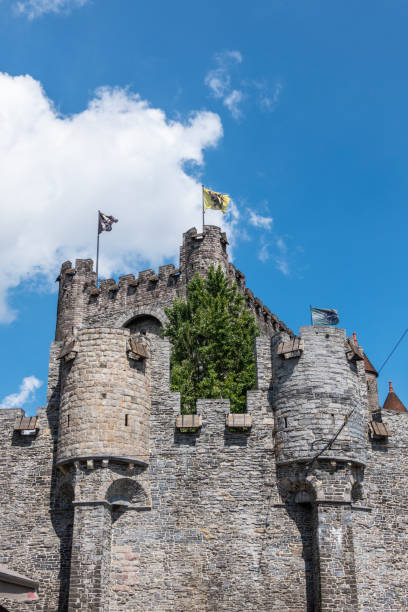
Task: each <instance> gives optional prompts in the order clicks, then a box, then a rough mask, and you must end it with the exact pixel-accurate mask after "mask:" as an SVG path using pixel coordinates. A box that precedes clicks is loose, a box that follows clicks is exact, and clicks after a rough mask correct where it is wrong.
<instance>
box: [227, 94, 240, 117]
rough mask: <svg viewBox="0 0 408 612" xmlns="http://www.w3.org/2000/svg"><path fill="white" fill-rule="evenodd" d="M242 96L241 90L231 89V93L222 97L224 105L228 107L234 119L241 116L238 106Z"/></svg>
mask: <svg viewBox="0 0 408 612" xmlns="http://www.w3.org/2000/svg"><path fill="white" fill-rule="evenodd" d="M242 98H243V93H242V91H239V90H238V89H233V90H232V91H231V93H230V94H228V96H226V97H225V99H224V105H225V106H226V107H227V108H228V110H229V111H230V113H231V115H232V116H233V117H234V119H239V117H241V115H242V111H241V109H240V108H239V105H240V103H241V101H242Z"/></svg>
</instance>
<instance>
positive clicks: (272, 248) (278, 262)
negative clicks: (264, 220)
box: [255, 226, 290, 276]
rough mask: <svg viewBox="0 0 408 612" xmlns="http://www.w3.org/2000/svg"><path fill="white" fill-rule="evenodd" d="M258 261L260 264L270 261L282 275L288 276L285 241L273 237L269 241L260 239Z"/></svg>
mask: <svg viewBox="0 0 408 612" xmlns="http://www.w3.org/2000/svg"><path fill="white" fill-rule="evenodd" d="M255 227H261V226H255ZM258 259H259V261H261V262H262V263H266V262H267V261H270V260H272V261H273V263H274V264H275V268H276V269H277V270H279V272H282V274H284V275H285V276H289V274H290V265H289V258H288V247H287V245H286V242H285V240H284V239H283V238H282V237H281V236H277V235H275V236H272V238H271V239H269V240H266V239H265V237H263V238H261V247H260V249H259V251H258Z"/></svg>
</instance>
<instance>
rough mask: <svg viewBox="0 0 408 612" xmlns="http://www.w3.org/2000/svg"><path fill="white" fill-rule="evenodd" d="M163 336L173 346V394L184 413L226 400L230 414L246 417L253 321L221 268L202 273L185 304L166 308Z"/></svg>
mask: <svg viewBox="0 0 408 612" xmlns="http://www.w3.org/2000/svg"><path fill="white" fill-rule="evenodd" d="M166 315H167V317H168V323H167V325H166V326H165V328H164V335H165V336H167V337H168V338H169V340H170V341H171V343H172V345H173V349H172V354H171V389H172V391H180V393H181V403H182V412H184V413H192V412H195V404H196V400H197V399H199V398H226V399H229V400H230V402H231V411H232V412H244V411H245V402H246V392H247V390H248V389H253V388H254V386H255V358H254V340H255V337H256V336H257V335H258V329H257V326H256V323H255V317H254V315H253V314H251V313H250V312H249V311H248V310H247V308H246V306H245V299H244V298H243V296H242V295H240V294H239V292H238V289H237V286H236V285H235V284H234V285H230V284H229V281H228V278H226V277H225V276H224V274H223V272H222V270H221V267H220V266H219V267H218V268H217V270H215V268H214V267H213V266H212V267H211V268H210V270H209V271H208V275H207V278H201V277H199V276H198V274H197V275H196V276H195V277H194V278H193V279H192V281H191V282H190V283H189V284H188V287H187V299H186V300H182V299H181V300H176V301H175V302H174V304H173V306H172V307H170V308H167V309H166Z"/></svg>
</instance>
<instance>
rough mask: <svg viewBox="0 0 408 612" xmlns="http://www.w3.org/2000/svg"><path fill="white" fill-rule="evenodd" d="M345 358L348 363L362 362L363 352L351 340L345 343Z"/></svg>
mask: <svg viewBox="0 0 408 612" xmlns="http://www.w3.org/2000/svg"><path fill="white" fill-rule="evenodd" d="M344 344H345V349H346V357H347V359H348V360H349V361H362V360H363V359H364V355H363V351H362V350H361V348H360V347H359V346H358V344H355V343H354V342H353V341H352V340H351V338H349V339H348V340H346V341H345V343H344Z"/></svg>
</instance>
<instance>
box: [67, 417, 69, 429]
mask: <svg viewBox="0 0 408 612" xmlns="http://www.w3.org/2000/svg"><path fill="white" fill-rule="evenodd" d="M67 427H69V414H67Z"/></svg>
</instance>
